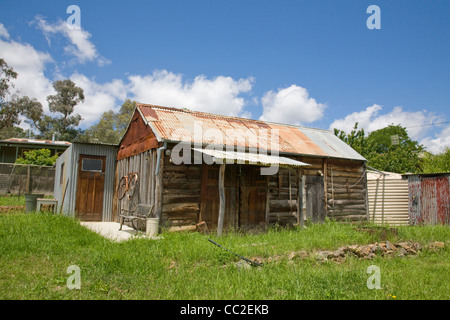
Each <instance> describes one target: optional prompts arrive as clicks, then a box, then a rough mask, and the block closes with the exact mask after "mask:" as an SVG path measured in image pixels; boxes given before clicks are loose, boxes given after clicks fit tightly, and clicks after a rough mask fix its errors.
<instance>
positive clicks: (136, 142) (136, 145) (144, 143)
mask: <svg viewBox="0 0 450 320" xmlns="http://www.w3.org/2000/svg"><path fill="white" fill-rule="evenodd" d="M156 147H158V141H157V139H156V136H155V134H154V133H153V131H152V130H151V128H150V127H149V126H147V125H146V124H145V123H144V121H143V119H142V118H141V117H140V115H139V113H138V112H135V113H134V115H133V117H132V119H131V123H130V126H129V127H128V130H127V132H126V134H125V136H124V137H123V138H122V141H121V143H120V148H119V152H118V154H117V160H121V159H123V158H127V157H131V156H134V155H137V154H139V153H142V152H144V151H147V150H150V149H153V148H156Z"/></svg>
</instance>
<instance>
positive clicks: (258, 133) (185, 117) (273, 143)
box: [136, 103, 366, 161]
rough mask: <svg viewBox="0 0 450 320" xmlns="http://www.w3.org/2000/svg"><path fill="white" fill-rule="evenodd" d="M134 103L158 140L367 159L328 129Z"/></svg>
mask: <svg viewBox="0 0 450 320" xmlns="http://www.w3.org/2000/svg"><path fill="white" fill-rule="evenodd" d="M136 106H137V108H138V110H139V112H140V114H141V115H142V117H143V118H144V119H145V122H146V123H147V124H148V125H149V126H150V127H151V128H152V130H153V131H154V133H155V135H156V137H157V138H158V141H160V142H163V141H185V142H192V143H202V144H203V145H205V144H219V145H220V144H222V145H234V146H237V147H246V148H260V149H265V150H271V151H278V152H279V153H289V154H298V155H309V156H319V157H333V158H344V159H352V160H363V161H364V160H366V159H364V157H362V156H361V155H360V154H359V153H357V152H356V151H355V150H353V149H352V148H351V147H350V146H349V145H347V144H346V143H345V142H343V141H342V140H341V139H339V138H338V137H337V136H335V135H334V134H333V133H332V132H331V131H329V130H323V129H312V128H306V127H299V126H292V125H284V124H278V123H271V122H266V121H260V120H252V119H244V118H238V117H231V116H223V115H216V114H210V113H204V112H198V111H190V110H187V109H178V108H169V107H162V106H155V105H148V104H142V103H137V104H136ZM277 134H278V139H276V136H277ZM217 137H220V139H219V140H218V139H217Z"/></svg>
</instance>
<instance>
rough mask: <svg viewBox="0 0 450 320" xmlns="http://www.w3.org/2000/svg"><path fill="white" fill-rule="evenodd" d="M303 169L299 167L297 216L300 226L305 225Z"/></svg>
mask: <svg viewBox="0 0 450 320" xmlns="http://www.w3.org/2000/svg"><path fill="white" fill-rule="evenodd" d="M302 180H303V176H302V169H301V168H298V169H297V217H298V222H299V224H300V228H302V229H303V227H304V226H305V219H304V217H303V187H302Z"/></svg>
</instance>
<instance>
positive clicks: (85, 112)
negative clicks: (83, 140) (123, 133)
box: [70, 73, 127, 128]
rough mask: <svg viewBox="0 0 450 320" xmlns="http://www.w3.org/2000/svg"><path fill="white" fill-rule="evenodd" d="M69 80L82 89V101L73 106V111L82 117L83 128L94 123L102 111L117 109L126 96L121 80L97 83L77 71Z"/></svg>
mask: <svg viewBox="0 0 450 320" xmlns="http://www.w3.org/2000/svg"><path fill="white" fill-rule="evenodd" d="M70 80H72V81H73V82H74V83H75V84H76V85H77V86H78V87H80V88H82V89H83V91H84V96H85V99H84V103H80V104H79V105H77V106H75V113H78V114H80V115H81V116H82V117H83V120H82V122H81V123H80V126H82V127H84V128H86V127H89V126H91V125H93V124H95V123H96V122H97V121H98V120H99V119H100V117H101V115H102V114H103V113H104V112H106V111H109V110H114V111H115V112H116V111H118V109H119V107H120V105H121V104H122V103H123V101H124V100H125V99H126V98H127V91H126V90H127V87H126V85H125V84H124V83H123V81H122V80H118V79H114V80H112V81H111V82H107V83H104V84H99V83H97V82H95V80H92V79H89V78H87V77H86V76H85V75H82V74H79V73H75V74H73V75H72V76H71V77H70Z"/></svg>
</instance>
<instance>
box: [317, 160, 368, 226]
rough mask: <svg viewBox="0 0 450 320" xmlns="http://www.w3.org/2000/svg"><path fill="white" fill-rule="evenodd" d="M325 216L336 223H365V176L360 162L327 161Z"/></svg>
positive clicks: (362, 163)
mask: <svg viewBox="0 0 450 320" xmlns="http://www.w3.org/2000/svg"><path fill="white" fill-rule="evenodd" d="M326 172H327V175H326V178H327V183H326V186H327V197H326V198H327V216H328V217H330V218H332V219H335V220H338V221H349V222H358V221H367V220H368V211H367V210H368V207H367V175H366V171H365V163H364V162H361V161H350V160H337V159H328V161H327V170H326Z"/></svg>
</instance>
